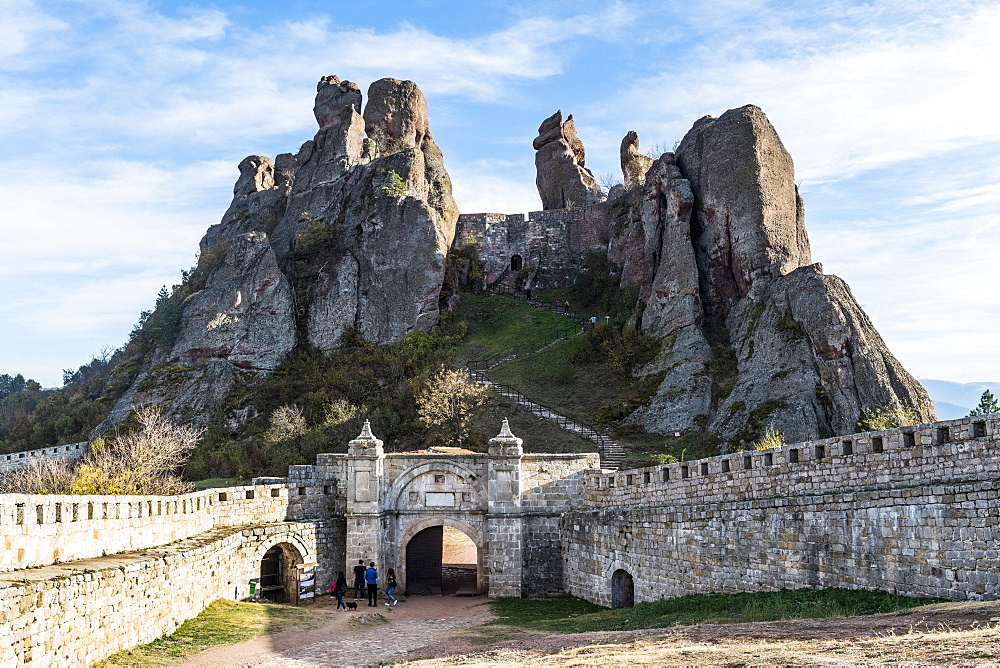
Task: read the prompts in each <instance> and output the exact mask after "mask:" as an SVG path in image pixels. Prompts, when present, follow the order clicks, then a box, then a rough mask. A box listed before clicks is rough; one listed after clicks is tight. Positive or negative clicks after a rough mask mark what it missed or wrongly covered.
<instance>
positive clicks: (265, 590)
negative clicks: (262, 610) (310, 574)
mask: <svg viewBox="0 0 1000 668" xmlns="http://www.w3.org/2000/svg"><path fill="white" fill-rule="evenodd" d="M257 559H258V563H259V564H260V568H259V571H258V578H259V579H258V585H257V586H258V592H259V595H260V597H261V598H263V599H265V600H268V601H271V602H273V603H294V602H295V601H296V600H298V591H297V587H298V577H297V572H296V570H297V569H296V567H297V566H298V565H299V564H301V563H303V561H304V558H303V553H302V551H300V550H299V548H298V547H296V546H295V545H293V544H291V543H289V542H279V543H274V544H272V545H271V546H270V547H269V548H267V549H266V550H264V551H263V553H262V554H261V553H260V551H258V555H257Z"/></svg>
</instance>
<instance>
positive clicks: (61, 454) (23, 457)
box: [0, 441, 90, 473]
mask: <svg viewBox="0 0 1000 668" xmlns="http://www.w3.org/2000/svg"><path fill="white" fill-rule="evenodd" d="M89 447H90V442H89V441H83V442H81V443H68V444H66V445H53V446H51V447H48V448H38V449H37V450H24V451H23V452H11V453H9V454H6V455H0V473H4V472H7V471H16V470H17V469H21V468H25V467H26V466H30V465H31V463H32V462H34V461H36V460H39V459H65V460H66V461H68V462H75V461H79V460H80V459H82V458H83V456H84V455H85V454H87V449H88V448H89Z"/></svg>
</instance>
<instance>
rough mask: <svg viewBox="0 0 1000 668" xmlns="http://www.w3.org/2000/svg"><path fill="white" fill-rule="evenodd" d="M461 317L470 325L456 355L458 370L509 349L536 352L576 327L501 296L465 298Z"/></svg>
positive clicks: (519, 301) (466, 295)
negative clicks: (526, 348)
mask: <svg viewBox="0 0 1000 668" xmlns="http://www.w3.org/2000/svg"><path fill="white" fill-rule="evenodd" d="M459 317H461V318H462V319H464V320H465V321H466V322H467V323H468V324H469V330H468V334H467V336H466V337H465V340H464V341H463V342H462V346H461V348H460V349H459V351H458V353H457V354H456V357H455V363H456V366H462V365H464V364H467V363H468V362H469V360H474V359H482V358H484V357H487V356H489V355H491V354H493V353H497V352H500V351H501V350H503V349H504V348H506V347H508V346H515V345H521V344H528V345H529V346H531V347H532V348H533V349H534V348H541V347H542V346H544V345H545V344H546V343H548V342H550V341H551V340H552V339H553V337H554V335H555V332H556V331H558V330H561V329H564V328H566V327H572V326H574V325H575V324H576V323H575V322H574V321H573V320H570V319H569V318H567V317H565V316H562V315H559V314H557V313H551V312H550V311H546V310H544V309H537V308H534V307H533V306H529V305H528V304H527V303H526V302H523V301H521V300H518V299H514V298H513V297H505V296H501V295H497V296H492V297H480V296H476V295H471V294H463V295H462V305H461V307H460V312H459Z"/></svg>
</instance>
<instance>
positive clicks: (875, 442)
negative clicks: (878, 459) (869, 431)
mask: <svg viewBox="0 0 1000 668" xmlns="http://www.w3.org/2000/svg"><path fill="white" fill-rule="evenodd" d="M883 450H885V446H884V445H883V444H882V437H881V436H872V452H875V453H879V452H882V451H883Z"/></svg>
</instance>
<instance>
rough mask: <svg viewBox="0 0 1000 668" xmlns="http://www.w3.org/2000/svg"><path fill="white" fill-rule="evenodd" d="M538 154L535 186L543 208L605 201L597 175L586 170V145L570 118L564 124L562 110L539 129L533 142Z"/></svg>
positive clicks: (557, 207)
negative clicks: (584, 146) (584, 145)
mask: <svg viewBox="0 0 1000 668" xmlns="http://www.w3.org/2000/svg"><path fill="white" fill-rule="evenodd" d="M532 146H534V148H535V151H537V152H536V153H535V171H536V174H537V176H536V177H535V184H536V185H537V186H538V194H539V196H540V197H541V198H542V209H545V210H548V209H565V208H568V207H574V206H587V205H589V204H596V203H597V202H601V201H603V200H604V193H603V192H602V191H601V187H600V186H599V185H598V184H597V180H596V179H595V178H594V175H593V174H592V173H591V172H590V170H589V169H587V168H586V166H585V163H586V154H585V151H584V149H583V142H582V141H580V138H579V137H578V136H577V134H576V124H575V123H574V122H573V116H572V115H570V117H569V118H567V119H566V122H565V123H563V120H562V111H557V112H556V113H554V114H552V115H551V116H549V117H548V118H546V119H545V120H544V121H542V124H541V125H540V126H539V127H538V136H537V137H535V140H534V142H532Z"/></svg>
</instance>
